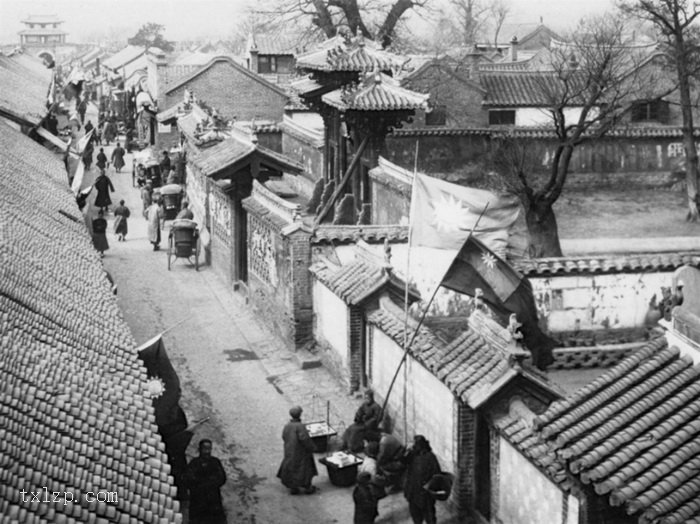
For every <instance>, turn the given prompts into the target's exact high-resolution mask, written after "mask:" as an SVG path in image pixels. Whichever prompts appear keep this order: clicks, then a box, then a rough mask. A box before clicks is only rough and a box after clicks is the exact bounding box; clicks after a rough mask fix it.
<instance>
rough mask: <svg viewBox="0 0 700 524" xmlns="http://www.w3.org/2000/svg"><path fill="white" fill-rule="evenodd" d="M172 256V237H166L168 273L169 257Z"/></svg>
mask: <svg viewBox="0 0 700 524" xmlns="http://www.w3.org/2000/svg"><path fill="white" fill-rule="evenodd" d="M172 254H173V236H172V235H170V236H169V237H168V271H170V257H171V256H172Z"/></svg>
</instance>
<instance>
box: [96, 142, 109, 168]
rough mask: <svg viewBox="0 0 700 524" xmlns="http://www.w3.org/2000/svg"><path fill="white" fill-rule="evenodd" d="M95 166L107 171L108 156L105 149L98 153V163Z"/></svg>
mask: <svg viewBox="0 0 700 524" xmlns="http://www.w3.org/2000/svg"><path fill="white" fill-rule="evenodd" d="M95 165H96V166H97V167H99V168H100V171H102V170H105V169H107V165H108V162H107V155H105V150H104V149H103V148H100V152H99V153H97V163H96V164H95Z"/></svg>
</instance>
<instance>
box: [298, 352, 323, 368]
mask: <svg viewBox="0 0 700 524" xmlns="http://www.w3.org/2000/svg"><path fill="white" fill-rule="evenodd" d="M292 360H294V361H295V362H296V363H297V365H298V366H299V368H300V369H313V368H319V367H321V366H322V365H323V364H322V363H321V357H319V356H318V355H317V354H315V353H311V352H310V351H308V350H306V349H298V350H296V351H295V352H294V353H292Z"/></svg>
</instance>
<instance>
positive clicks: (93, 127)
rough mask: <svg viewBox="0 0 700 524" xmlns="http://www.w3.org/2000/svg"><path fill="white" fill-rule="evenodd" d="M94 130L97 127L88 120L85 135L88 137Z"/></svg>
mask: <svg viewBox="0 0 700 524" xmlns="http://www.w3.org/2000/svg"><path fill="white" fill-rule="evenodd" d="M93 129H95V126H93V125H92V122H91V121H90V120H89V119H88V121H87V124H85V134H86V135H87V134H88V133H89V132H90V131H92V130H93Z"/></svg>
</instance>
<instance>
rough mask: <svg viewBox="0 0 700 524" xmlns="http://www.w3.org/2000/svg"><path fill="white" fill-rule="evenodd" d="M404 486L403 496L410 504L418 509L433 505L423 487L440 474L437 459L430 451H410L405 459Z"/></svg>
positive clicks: (431, 499)
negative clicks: (406, 463) (406, 464)
mask: <svg viewBox="0 0 700 524" xmlns="http://www.w3.org/2000/svg"><path fill="white" fill-rule="evenodd" d="M406 460H407V462H408V466H407V468H406V484H405V485H404V488H403V493H404V496H405V497H406V500H408V501H409V502H410V503H411V504H415V505H416V506H418V507H420V508H426V507H428V506H430V505H432V504H434V503H435V501H434V500H433V498H432V497H431V496H430V493H428V492H427V491H426V490H425V489H423V486H425V484H427V482H428V481H429V480H430V479H431V478H433V475H437V474H438V473H440V464H439V463H438V460H437V457H436V456H435V454H434V453H433V452H432V451H430V450H416V449H412V450H411V451H410V452H409V454H408V456H407V458H406Z"/></svg>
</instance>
